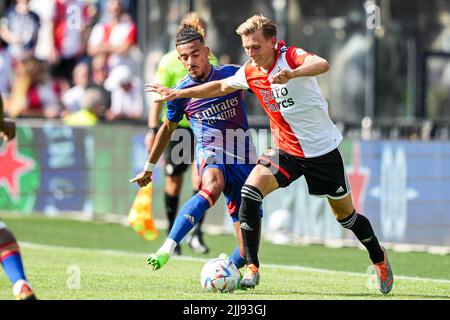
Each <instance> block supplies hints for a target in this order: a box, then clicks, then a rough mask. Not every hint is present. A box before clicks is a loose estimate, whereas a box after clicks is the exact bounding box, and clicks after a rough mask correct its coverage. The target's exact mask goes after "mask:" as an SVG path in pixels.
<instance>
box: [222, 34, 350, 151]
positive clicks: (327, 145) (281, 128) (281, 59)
mask: <svg viewBox="0 0 450 320" xmlns="http://www.w3.org/2000/svg"><path fill="white" fill-rule="evenodd" d="M308 55H311V53H307V52H305V51H304V50H302V49H300V48H296V47H289V48H288V47H286V46H285V44H284V42H283V41H280V42H279V43H278V46H277V56H276V61H275V63H274V65H273V66H272V67H271V68H270V69H269V70H264V69H263V68H260V67H256V66H253V65H252V64H251V62H250V61H249V62H247V63H246V64H245V65H244V66H242V67H241V68H240V69H239V70H238V71H237V73H236V74H235V75H234V76H232V77H229V78H227V79H226V81H227V84H228V85H229V86H230V87H232V88H235V89H251V90H252V91H253V93H255V95H256V96H257V98H258V100H259V102H260V103H261V105H262V107H263V108H264V111H265V112H266V113H267V115H268V117H269V119H270V129H271V131H272V137H273V142H274V144H275V147H276V148H279V149H281V150H283V151H285V152H287V153H289V154H291V155H294V156H297V157H301V158H312V157H318V156H321V155H324V154H326V153H328V152H330V151H332V150H334V149H335V148H336V147H337V146H338V145H339V143H340V142H341V140H342V135H341V133H340V132H339V130H338V129H337V127H336V126H335V125H334V123H333V122H332V121H331V119H330V117H329V115H328V103H327V101H326V100H325V98H324V97H323V96H322V92H321V90H320V87H319V85H318V83H317V79H316V78H315V77H298V78H294V79H291V80H289V81H288V82H287V83H285V84H272V83H270V82H269V80H268V79H269V77H271V76H274V75H275V74H277V73H278V72H279V71H280V70H282V69H286V70H293V69H296V68H297V67H299V66H301V65H302V64H303V62H304V60H305V58H306V57H307V56H308Z"/></svg>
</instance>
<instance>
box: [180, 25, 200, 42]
mask: <svg viewBox="0 0 450 320" xmlns="http://www.w3.org/2000/svg"><path fill="white" fill-rule="evenodd" d="M202 31H203V30H200V29H199V27H198V26H194V25H191V24H187V23H184V24H182V25H181V26H180V28H179V29H178V33H177V37H176V45H177V46H179V45H182V44H186V43H189V42H192V41H195V40H200V41H201V42H202V43H205V39H204V38H203V34H202V33H203V32H202Z"/></svg>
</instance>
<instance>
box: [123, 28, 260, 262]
mask: <svg viewBox="0 0 450 320" xmlns="http://www.w3.org/2000/svg"><path fill="white" fill-rule="evenodd" d="M176 48H177V51H178V54H179V59H180V61H181V62H182V63H183V65H184V67H185V68H186V69H187V70H188V75H187V76H186V77H185V78H184V79H182V80H181V81H180V82H179V83H178V85H177V86H176V87H177V88H189V87H193V86H197V85H199V84H202V83H205V82H208V81H214V80H220V79H225V78H227V77H229V76H231V75H234V74H235V73H236V71H237V70H238V69H239V67H237V66H233V65H224V66H219V67H215V66H212V65H211V64H210V63H209V61H208V55H209V49H208V47H206V46H205V43H204V39H203V36H202V35H201V33H200V32H199V31H198V28H197V26H195V25H189V24H184V25H182V26H181V27H180V29H179V31H178V33H177V37H176ZM244 107H245V104H244V100H243V93H242V91H241V90H238V91H235V92H233V93H232V94H229V95H225V96H223V97H218V98H209V99H190V98H189V99H179V100H174V101H171V102H170V103H168V105H167V119H166V120H165V122H164V124H163V125H162V126H161V128H160V129H159V130H158V133H157V135H156V140H155V143H154V145H153V147H152V150H151V152H150V155H149V158H148V160H147V162H146V164H145V166H144V169H143V170H142V172H140V173H139V174H138V175H137V176H136V177H135V178H133V179H131V180H130V182H137V183H138V184H139V186H141V187H143V186H145V185H147V184H148V183H150V182H151V179H152V172H153V170H154V167H155V165H156V163H157V161H158V159H159V158H160V156H161V154H162V153H163V151H164V149H165V148H166V146H167V145H168V143H169V141H170V138H171V135H172V133H173V132H174V130H175V129H176V128H177V125H178V122H179V121H180V120H181V119H182V118H183V115H184V114H185V115H186V116H187V119H188V120H189V122H190V125H191V128H192V130H193V132H194V134H195V137H196V139H197V148H196V157H197V166H198V171H199V176H200V177H201V187H200V188H199V189H200V191H199V192H198V193H197V194H196V195H195V196H193V197H192V198H191V199H190V200H188V201H187V202H186V203H184V205H183V207H182V208H181V210H180V212H179V213H178V215H177V217H176V220H175V223H174V225H173V227H172V229H171V230H170V233H169V236H168V238H167V239H166V240H165V242H164V243H163V245H162V246H161V248H160V249H159V250H158V251H157V252H156V253H155V254H152V255H150V256H149V257H148V259H147V263H148V264H149V265H151V266H152V268H153V270H158V269H159V268H161V267H162V266H164V265H165V264H166V263H167V262H168V261H169V258H170V256H171V255H172V254H173V252H174V250H175V247H176V246H177V245H178V244H179V243H180V241H181V240H182V239H183V238H184V237H185V236H186V234H187V233H188V232H189V231H190V230H191V229H192V228H193V227H194V226H195V225H196V224H197V223H198V221H200V219H201V218H202V217H203V215H204V213H205V212H206V210H208V208H210V207H211V206H213V205H214V203H215V202H216V200H217V199H218V198H219V196H220V194H221V193H223V194H224V196H225V199H226V203H227V207H228V211H229V214H230V216H231V218H232V219H233V224H234V230H235V233H236V237H237V239H238V242H239V246H237V247H236V248H235V249H234V251H233V253H232V254H231V256H230V257H229V259H230V260H231V261H232V262H233V263H234V264H235V265H236V266H237V267H238V268H241V267H243V266H244V265H245V264H246V259H245V257H244V254H243V252H244V248H243V245H242V243H243V242H242V236H241V231H240V224H239V216H238V212H239V207H240V204H241V188H242V186H243V185H244V182H245V180H246V179H247V177H248V175H249V174H250V172H251V170H252V169H253V168H254V166H255V163H256V152H255V148H254V146H253V143H252V142H251V135H250V132H249V130H248V129H249V127H248V123H247V115H246V112H245V110H244ZM236 139H237V143H235V142H236ZM188 153H189V152H188ZM260 215H262V210H260Z"/></svg>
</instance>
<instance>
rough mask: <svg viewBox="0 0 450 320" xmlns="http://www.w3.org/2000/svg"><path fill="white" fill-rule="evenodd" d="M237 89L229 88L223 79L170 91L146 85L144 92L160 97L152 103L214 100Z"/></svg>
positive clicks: (169, 89) (155, 85) (154, 85)
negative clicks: (202, 99) (184, 99)
mask: <svg viewBox="0 0 450 320" xmlns="http://www.w3.org/2000/svg"><path fill="white" fill-rule="evenodd" d="M236 90H238V89H235V88H232V87H230V86H229V85H228V84H227V83H226V81H225V79H224V80H216V81H211V82H207V83H204V84H202V85H199V86H195V87H191V88H186V89H171V88H167V87H164V86H162V85H160V84H146V85H145V91H146V92H156V93H158V94H159V95H160V97H158V98H155V99H154V101H156V102H159V101H172V100H174V99H183V98H215V97H221V96H224V95H226V94H228V93H231V92H234V91H236Z"/></svg>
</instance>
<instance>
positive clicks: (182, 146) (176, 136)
mask: <svg viewBox="0 0 450 320" xmlns="http://www.w3.org/2000/svg"><path fill="white" fill-rule="evenodd" d="M194 154H195V137H194V132H193V131H192V129H191V128H177V129H176V130H175V131H174V133H173V135H172V140H171V141H170V142H169V145H168V146H167V148H166V150H165V151H164V161H165V166H164V171H165V174H166V176H171V177H176V176H179V175H181V174H183V173H184V172H185V171H186V170H187V169H188V168H189V167H190V165H191V164H192V163H193V161H194Z"/></svg>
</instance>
